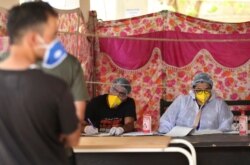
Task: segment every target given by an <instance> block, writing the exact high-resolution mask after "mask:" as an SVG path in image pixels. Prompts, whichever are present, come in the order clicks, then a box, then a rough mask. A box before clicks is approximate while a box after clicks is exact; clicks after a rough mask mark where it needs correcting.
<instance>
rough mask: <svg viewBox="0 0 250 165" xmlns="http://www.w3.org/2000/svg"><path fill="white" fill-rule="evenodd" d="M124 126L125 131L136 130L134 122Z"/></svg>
mask: <svg viewBox="0 0 250 165" xmlns="http://www.w3.org/2000/svg"><path fill="white" fill-rule="evenodd" d="M122 128H123V129H124V132H132V131H134V130H135V126H134V122H131V123H127V124H124V125H123V127H122Z"/></svg>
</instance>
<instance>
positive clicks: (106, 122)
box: [84, 78, 136, 135]
mask: <svg viewBox="0 0 250 165" xmlns="http://www.w3.org/2000/svg"><path fill="white" fill-rule="evenodd" d="M130 91H131V86H130V83H129V81H128V80H126V79H125V78H118V79H116V80H114V82H113V84H112V86H111V88H110V92H109V94H104V95H100V96H97V97H94V98H92V99H91V101H90V102H89V103H88V104H87V108H86V115H85V121H86V123H88V125H87V126H85V128H84V132H85V133H86V134H88V135H90V134H96V133H98V132H103V133H109V134H111V135H121V134H123V133H124V132H131V131H134V122H135V120H136V110H135V101H134V99H133V98H131V97H128V94H129V93H130Z"/></svg>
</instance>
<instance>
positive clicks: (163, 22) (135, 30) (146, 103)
mask: <svg viewBox="0 0 250 165" xmlns="http://www.w3.org/2000/svg"><path fill="white" fill-rule="evenodd" d="M249 27H250V22H246V23H239V24H228V23H227V24H226V23H219V22H210V21H205V20H202V19H197V18H193V17H189V16H185V15H182V14H177V13H173V12H159V13H153V14H149V15H145V16H141V17H135V18H131V19H123V20H117V21H107V22H100V23H99V24H98V26H97V35H99V36H102V37H100V38H99V53H98V54H97V57H96V81H98V82H101V83H103V84H102V85H98V88H97V89H98V90H97V93H98V94H102V93H106V92H107V91H108V89H109V85H108V83H110V82H111V81H112V80H113V79H115V78H117V77H125V78H127V79H129V80H130V81H131V83H132V86H133V89H132V93H131V96H132V97H133V98H134V99H135V100H136V107H137V117H138V121H137V127H138V129H140V128H141V125H142V115H143V114H144V113H150V114H151V115H152V117H153V129H157V127H158V119H159V109H160V107H159V106H160V99H161V98H163V99H166V100H168V101H172V100H174V98H175V97H176V96H178V95H179V94H181V93H184V94H187V92H188V91H189V90H190V84H191V80H192V78H193V76H194V75H195V74H196V73H197V72H208V73H209V74H210V75H211V76H212V78H213V80H214V90H215V91H216V93H217V94H218V95H219V96H220V97H222V98H224V99H226V100H239V99H248V100H249V99H250V60H249V59H250V54H249V52H250V40H249V37H250V28H249ZM105 84H106V85H105ZM240 108H243V109H244V108H245V109H246V107H240Z"/></svg>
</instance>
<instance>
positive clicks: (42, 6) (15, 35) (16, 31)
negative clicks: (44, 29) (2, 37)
mask: <svg viewBox="0 0 250 165" xmlns="http://www.w3.org/2000/svg"><path fill="white" fill-rule="evenodd" d="M49 16H55V17H58V14H57V12H56V11H55V10H54V9H53V7H51V6H50V5H49V4H48V3H47V2H42V1H36V2H26V3H23V4H21V5H17V6H14V7H12V8H11V9H10V10H9V12H8V17H7V20H8V21H7V31H8V35H9V38H10V44H13V43H17V42H18V41H19V39H20V38H21V37H22V36H23V34H24V33H25V32H26V30H30V29H33V30H37V31H38V30H39V26H40V25H42V24H43V23H46V22H47V21H48V18H49ZM40 30H41V29H40Z"/></svg>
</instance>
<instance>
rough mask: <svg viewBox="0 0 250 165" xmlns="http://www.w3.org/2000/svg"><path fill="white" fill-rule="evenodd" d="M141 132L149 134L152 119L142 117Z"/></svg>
mask: <svg viewBox="0 0 250 165" xmlns="http://www.w3.org/2000/svg"><path fill="white" fill-rule="evenodd" d="M142 131H143V132H144V133H151V131H152V118H151V115H148V114H145V115H143V122H142Z"/></svg>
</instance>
